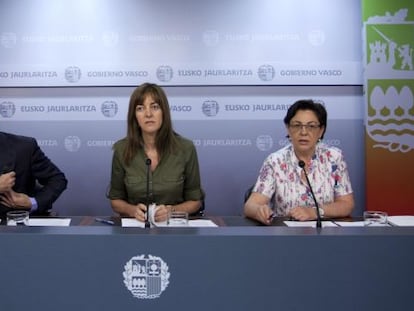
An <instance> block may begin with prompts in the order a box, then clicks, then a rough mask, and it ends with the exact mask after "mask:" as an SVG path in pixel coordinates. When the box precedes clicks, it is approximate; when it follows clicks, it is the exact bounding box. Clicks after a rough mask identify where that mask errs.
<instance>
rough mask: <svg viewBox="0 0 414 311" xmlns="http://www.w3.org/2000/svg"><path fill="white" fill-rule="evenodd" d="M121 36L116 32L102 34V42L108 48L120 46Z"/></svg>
mask: <svg viewBox="0 0 414 311" xmlns="http://www.w3.org/2000/svg"><path fill="white" fill-rule="evenodd" d="M118 41H119V34H118V33H117V32H116V31H105V32H103V33H102V42H103V44H104V45H105V46H106V47H115V46H117V45H118Z"/></svg>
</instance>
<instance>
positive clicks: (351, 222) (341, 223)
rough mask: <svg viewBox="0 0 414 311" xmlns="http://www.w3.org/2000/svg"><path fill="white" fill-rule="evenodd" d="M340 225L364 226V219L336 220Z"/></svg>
mask: <svg viewBox="0 0 414 311" xmlns="http://www.w3.org/2000/svg"><path fill="white" fill-rule="evenodd" d="M335 223H336V224H337V225H338V226H340V227H364V222H363V221H335Z"/></svg>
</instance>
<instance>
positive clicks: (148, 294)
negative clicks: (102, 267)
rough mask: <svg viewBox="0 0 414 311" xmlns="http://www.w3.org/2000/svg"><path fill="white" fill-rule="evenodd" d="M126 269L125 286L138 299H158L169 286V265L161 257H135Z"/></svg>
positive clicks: (124, 274)
mask: <svg viewBox="0 0 414 311" xmlns="http://www.w3.org/2000/svg"><path fill="white" fill-rule="evenodd" d="M124 269H125V270H124V272H123V273H122V275H123V276H124V284H125V286H126V288H127V289H128V290H129V291H130V292H131V293H132V295H134V297H136V298H139V299H154V298H158V297H159V296H160V295H161V293H162V292H163V291H164V290H165V289H166V288H167V286H168V284H169V280H168V279H169V278H170V273H169V272H168V265H167V264H166V263H165V262H164V261H163V260H162V259H161V258H160V257H156V256H152V255H148V256H145V255H139V256H135V257H132V258H131V259H130V260H129V261H128V262H127V263H126V264H125V266H124Z"/></svg>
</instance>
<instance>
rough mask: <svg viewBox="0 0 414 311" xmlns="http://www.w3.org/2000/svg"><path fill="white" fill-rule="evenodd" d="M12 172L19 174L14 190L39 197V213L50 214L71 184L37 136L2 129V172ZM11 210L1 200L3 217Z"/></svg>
mask: <svg viewBox="0 0 414 311" xmlns="http://www.w3.org/2000/svg"><path fill="white" fill-rule="evenodd" d="M10 171H15V173H16V183H15V185H14V187H13V190H14V191H15V192H20V193H25V194H27V195H28V196H30V197H34V198H35V199H36V201H37V205H38V208H37V210H36V211H35V212H34V214H36V215H46V214H47V212H48V211H49V210H50V209H51V208H52V203H53V202H55V201H56V199H57V198H58V197H59V196H60V194H61V193H62V192H63V191H64V190H65V189H66V186H67V180H66V177H65V175H64V174H63V173H62V171H61V170H60V169H59V168H58V167H57V166H56V165H55V164H54V163H53V162H52V161H51V160H50V159H49V158H48V157H47V156H46V155H45V154H44V153H43V151H42V150H41V149H40V147H39V145H38V144H37V141H36V140H35V139H34V138H32V137H25V136H18V135H13V134H8V133H4V132H0V174H4V173H7V172H10ZM9 210H10V209H9V208H8V207H6V206H4V205H2V204H1V203H0V216H1V217H4V216H5V214H6V213H7V211H9Z"/></svg>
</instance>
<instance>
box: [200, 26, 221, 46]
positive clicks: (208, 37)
mask: <svg viewBox="0 0 414 311" xmlns="http://www.w3.org/2000/svg"><path fill="white" fill-rule="evenodd" d="M219 40H220V34H219V33H218V32H217V31H215V30H207V31H205V32H204V33H203V42H204V44H205V45H206V46H210V47H212V46H216V45H217V44H218V43H219Z"/></svg>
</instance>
